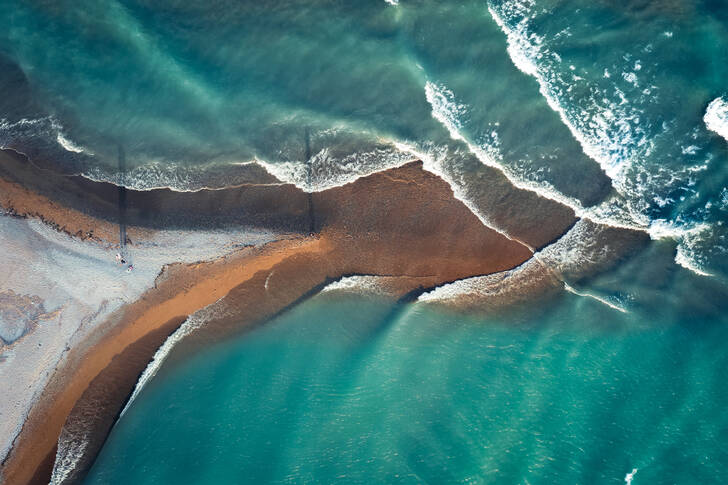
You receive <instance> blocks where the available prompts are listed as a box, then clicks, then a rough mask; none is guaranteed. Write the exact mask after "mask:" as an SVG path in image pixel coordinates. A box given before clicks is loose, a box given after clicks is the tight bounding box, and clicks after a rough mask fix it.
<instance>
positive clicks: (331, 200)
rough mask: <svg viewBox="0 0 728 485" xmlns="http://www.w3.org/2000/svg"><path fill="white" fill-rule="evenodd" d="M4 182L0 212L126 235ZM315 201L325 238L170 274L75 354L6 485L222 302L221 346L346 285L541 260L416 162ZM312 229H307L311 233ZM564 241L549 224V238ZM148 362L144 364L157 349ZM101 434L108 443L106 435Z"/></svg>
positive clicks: (289, 200)
mask: <svg viewBox="0 0 728 485" xmlns="http://www.w3.org/2000/svg"><path fill="white" fill-rule="evenodd" d="M0 184H2V185H0V189H2V194H3V196H2V198H0V204H2V205H3V206H4V207H5V208H7V209H11V210H13V211H15V212H16V213H19V214H23V215H27V216H34V217H41V218H42V219H43V220H45V221H47V222H48V223H50V224H52V225H54V226H55V227H58V228H61V229H63V230H64V231H66V232H68V233H70V234H78V235H80V236H83V235H84V234H88V233H93V235H94V237H96V238H100V239H106V240H108V241H113V240H114V236H115V234H118V230H117V228H116V226H115V224H113V223H111V222H107V221H106V220H104V219H99V218H96V217H92V216H90V215H88V214H86V213H84V212H83V211H82V210H78V209H69V208H66V207H62V206H60V205H58V204H56V203H54V202H52V201H51V200H50V199H49V198H47V197H44V196H42V195H39V194H37V193H34V192H33V191H31V190H28V189H26V188H24V187H23V186H22V185H20V184H17V183H16V184H13V183H10V182H8V181H2V182H0ZM236 190H238V195H236V196H235V197H233V198H232V199H230V200H227V202H226V203H227V204H234V203H236V202H238V203H240V204H241V205H243V206H245V210H249V209H250V207H252V206H256V207H259V209H260V211H263V212H265V213H266V214H268V215H267V216H266V217H268V218H269V220H275V214H274V212H275V203H276V200H279V201H280V204H281V207H282V209H281V211H282V212H283V213H284V214H283V215H282V216H281V220H282V221H284V225H285V224H288V223H291V222H290V221H293V220H294V219H295V220H296V221H297V222H296V224H298V223H299V222H301V221H299V220H298V219H305V218H306V216H307V214H308V213H309V212H308V207H306V206H305V205H304V204H307V203H308V198H307V197H305V194H303V193H301V192H300V191H299V190H298V189H295V188H293V187H291V186H285V185H283V186H279V187H266V188H261V187H250V188H248V189H245V188H239V189H236ZM276 194H277V195H276ZM139 197H152V196H151V195H144V194H141V195H139ZM174 197H180V196H179V195H178V194H176V195H174ZM198 197H202V196H201V195H200V196H198ZM205 197H208V195H205ZM221 197H225V196H224V195H221ZM230 197H232V196H228V198H230ZM311 202H312V203H313V214H314V216H315V221H314V227H315V228H316V234H312V235H305V234H302V235H300V236H298V237H292V238H288V239H282V240H279V241H276V242H273V243H270V244H267V245H265V246H262V247H259V248H252V249H251V248H247V249H244V250H241V251H238V252H237V253H234V254H233V255H231V256H228V257H225V258H221V259H219V260H216V261H214V262H210V263H200V264H193V265H174V266H171V267H168V268H167V269H166V270H165V271H164V272H163V274H162V275H161V276H160V277H159V278H158V281H157V284H156V286H155V288H152V289H150V290H149V291H147V292H146V293H145V294H144V295H143V297H142V298H141V299H140V300H138V301H136V302H135V303H133V304H130V305H127V306H126V307H123V308H122V309H121V310H119V311H117V312H116V313H115V314H114V315H113V316H112V317H111V318H109V319H108V320H107V321H106V322H105V323H104V324H102V325H101V326H99V327H98V328H97V329H96V331H95V332H94V333H92V334H91V336H90V337H89V338H88V339H87V340H86V341H85V342H84V344H83V345H81V346H78V347H77V348H75V349H71V351H70V352H69V354H68V357H67V359H66V360H65V361H64V362H63V363H62V365H61V366H60V367H59V368H58V370H57V371H56V373H55V375H54V377H53V378H52V379H51V381H50V384H49V385H48V386H47V388H46V389H45V391H44V394H43V396H42V398H41V399H40V400H39V401H38V402H37V403H36V405H35V406H34V408H33V409H32V410H31V412H30V414H29V416H28V418H27V420H26V423H25V425H24V427H23V429H22V431H21V433H20V434H19V436H18V438H17V440H16V442H15V444H14V447H13V449H12V451H11V453H10V455H9V456H8V459H7V460H6V462H5V463H4V464H3V465H2V474H3V476H4V479H5V481H6V482H7V483H13V484H15V483H18V484H22V483H28V482H29V481H31V480H32V479H33V477H34V476H35V477H36V478H38V477H42V478H43V479H45V480H47V479H48V476H47V473H48V460H47V457H48V456H49V454H52V453H53V452H54V449H55V447H56V444H57V441H58V437H59V434H60V433H61V430H62V428H63V426H64V423H65V422H66V419H67V417H68V416H69V414H70V413H71V411H72V410H73V408H74V406H76V405H77V404H78V403H79V400H80V399H81V398H82V396H84V395H86V396H91V395H93V394H94V392H96V391H95V390H94V385H108V379H107V380H105V379H104V378H103V373H104V371H105V370H106V372H111V371H112V370H113V373H114V375H119V373H120V372H121V373H123V366H121V368H122V370H120V366H119V362H120V360H123V359H121V358H120V357H119V356H122V355H124V352H125V351H127V350H129V349H131V348H132V346H133V345H134V344H135V343H139V342H143V341H144V339H145V338H147V337H148V336H149V335H151V334H152V333H154V332H157V335H167V334H168V333H169V332H171V331H173V330H174V327H175V326H176V325H177V324H179V322H181V321H182V320H184V318H186V317H187V316H188V315H190V314H192V313H194V312H195V311H197V310H199V309H201V308H203V307H205V306H207V305H210V304H212V303H214V302H216V301H218V300H219V299H221V298H225V301H227V302H229V303H230V306H231V307H234V308H237V309H238V310H239V312H238V314H237V315H235V317H234V318H227V319H221V320H219V321H217V322H215V324H216V328H215V332H216V335H217V336H218V338H219V336H220V335H223V334H225V333H226V332H235V331H239V330H240V328H241V327H242V326H245V325H251V324H256V323H260V322H262V321H264V320H265V319H267V318H269V317H270V316H271V315H274V314H276V313H277V312H279V311H281V310H282V309H285V308H287V307H288V306H290V305H292V304H295V303H296V302H297V301H300V300H301V299H302V298H305V297H306V296H307V295H309V294H311V292H313V291H316V290H318V289H320V288H322V287H323V286H325V285H326V284H327V283H329V282H331V281H334V280H336V279H338V278H341V277H342V276H345V275H353V274H362V275H381V276H388V277H393V278H394V280H395V281H396V285H395V286H396V292H397V293H398V294H400V295H401V294H405V293H408V292H410V291H412V290H415V289H418V288H419V289H421V290H424V289H427V288H432V287H434V286H437V285H441V284H443V283H446V282H451V281H455V280H457V279H461V278H465V277H469V276H475V275H483V274H489V273H494V272H498V271H503V270H506V269H509V268H513V267H515V266H517V265H519V264H521V263H523V262H524V261H525V260H527V259H529V258H530V257H531V255H532V253H531V251H530V250H529V249H528V248H527V247H526V246H525V245H524V244H522V243H521V242H518V241H516V240H511V239H508V238H506V237H504V236H503V235H501V234H499V233H498V232H496V231H494V230H492V229H489V228H487V227H485V226H484V225H483V224H482V223H481V222H480V221H479V220H478V218H477V217H475V216H474V215H473V214H472V212H470V210H468V209H467V207H465V205H464V204H463V203H462V202H460V201H458V200H457V199H455V198H454V197H453V194H452V191H451V189H450V187H449V186H448V185H447V184H446V183H445V182H443V181H442V180H441V179H439V178H438V177H436V176H434V175H432V174H430V173H428V172H425V171H423V170H422V166H421V164H420V163H418V162H415V163H411V164H408V165H405V166H403V167H400V168H396V169H392V170H389V171H386V172H382V173H378V174H374V175H371V176H369V177H365V178H362V179H359V180H357V181H356V182H353V183H351V184H348V185H346V186H343V187H337V188H334V189H330V190H327V191H324V192H320V193H316V194H314V195H313V197H311ZM256 204H257V205H256ZM110 210H111V209H110ZM140 217H141V216H140ZM297 218H298V219H297ZM286 221H287V222H286ZM305 222H307V221H305V220H303V221H302V222H301V225H307V224H303V223H305ZM571 223H572V219H571V218H570V217H569V216H568V215H567V216H564V217H562V220H561V223H560V224H561V229H558V230H560V231H561V232H563V231H564V230H566V228H568V226H569V225H570V224H571ZM133 230H134V228H133V227H132V228H130V231H133ZM555 231H557V229H554V227H553V226H550V227H549V228H548V232H549V236H548V237H552V234H553V233H554V232H555ZM537 233H538V231H537V230H536V229H534V228H529V233H528V234H526V233H524V234H523V235H522V237H520V238H519V239H524V240H529V238H530V239H531V240H533V241H534V242H535V241H536V240H539V239H544V238H545V236H543V235H540V236H539V235H535V234H537ZM139 234H143V231H140V232H139ZM516 236H519V235H516ZM534 245H536V244H534ZM170 322H175V323H174V324H172V323H170ZM162 340H163V339H162ZM157 341H158V340H157ZM152 348H154V346H152ZM147 354H148V355H146V357H145V358H146V361H148V360H150V359H151V356H152V354H153V351H151V352H149V351H147ZM115 357H117V359H116V362H115V363H114V364H113V366H112V363H113V362H114V359H115ZM142 360H143V359H142ZM110 366H111V367H110ZM128 372H129V373H130V375H131V376H133V377H134V379H127V380H126V381H125V384H124V385H125V386H126V389H122V391H121V392H118V395H119V396H123V398H122V397H119V399H120V400H121V402H117V403H116V404H115V407H114V406H112V407H111V408H109V409H112V408H113V409H116V410H115V411H111V412H113V413H116V412H118V409H119V408H120V406H121V405H123V400H125V399H126V396H128V395H129V393H130V392H131V390H132V388H133V382H135V376H137V375H138V373H139V370H138V366H130V367H129V369H128ZM100 376H101V377H100ZM104 382H106V384H104ZM129 382H131V383H132V384H131V385H130V384H129ZM94 383H96V384H94ZM124 391H125V392H124ZM97 431H98V433H101V434H103V436H105V433H107V432H108V426H106V427H104V426H100V427H99V428H98V429H97ZM102 441H103V440H101V441H100V442H99V446H100V443H101V442H102ZM94 453H95V451H94Z"/></svg>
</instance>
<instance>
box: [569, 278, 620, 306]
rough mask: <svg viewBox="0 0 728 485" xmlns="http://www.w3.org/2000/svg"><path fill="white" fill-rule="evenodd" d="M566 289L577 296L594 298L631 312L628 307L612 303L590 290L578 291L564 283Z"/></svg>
mask: <svg viewBox="0 0 728 485" xmlns="http://www.w3.org/2000/svg"><path fill="white" fill-rule="evenodd" d="M564 289H565V290H566V291H568V292H569V293H573V294H575V295H577V296H583V297H586V298H592V299H594V300H596V301H598V302H599V303H603V304H604V305H606V306H608V307H609V308H612V309H614V310H617V311H620V312H622V313H629V312H628V311H627V309H626V308H623V307H621V306H619V305H617V304H616V303H612V302H611V301H609V300H607V299H606V298H603V297H601V296H598V295H595V294H593V293H589V292H588V291H578V290H576V289H575V288H574V287H572V286H569V284H568V283H564Z"/></svg>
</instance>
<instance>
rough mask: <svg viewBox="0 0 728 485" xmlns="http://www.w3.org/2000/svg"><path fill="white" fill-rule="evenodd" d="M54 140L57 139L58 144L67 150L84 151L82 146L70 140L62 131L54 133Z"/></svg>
mask: <svg viewBox="0 0 728 485" xmlns="http://www.w3.org/2000/svg"><path fill="white" fill-rule="evenodd" d="M56 141H58V144H59V145H61V146H62V147H63V149H64V150H66V151H67V152H73V153H83V152H85V151H86V150H84V148H83V147H82V146H80V145H76V144H75V143H73V142H72V141H71V140H69V139H68V138H66V137H65V136H63V133H61V132H58V135H56Z"/></svg>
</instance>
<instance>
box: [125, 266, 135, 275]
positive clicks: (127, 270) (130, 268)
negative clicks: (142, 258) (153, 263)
mask: <svg viewBox="0 0 728 485" xmlns="http://www.w3.org/2000/svg"><path fill="white" fill-rule="evenodd" d="M133 269H134V265H131V264H130V265H129V267H128V268H126V272H127V273H131V271H132V270H133Z"/></svg>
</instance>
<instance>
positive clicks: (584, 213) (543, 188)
mask: <svg viewBox="0 0 728 485" xmlns="http://www.w3.org/2000/svg"><path fill="white" fill-rule="evenodd" d="M425 97H426V99H427V101H428V102H429V103H430V105H431V106H432V116H433V118H435V119H436V120H438V121H439V122H440V123H442V124H443V126H444V127H445V128H446V129H447V130H448V132H449V133H450V137H451V138H452V139H453V140H456V141H460V142H463V143H464V144H465V146H466V147H467V148H468V150H469V151H470V152H471V153H472V154H473V155H475V157H476V158H477V159H478V160H480V161H481V163H483V164H484V165H486V166H488V167H491V168H495V169H497V170H498V171H500V172H501V173H502V174H503V175H504V176H505V177H506V179H508V181H509V182H510V183H511V184H512V185H513V186H514V187H516V188H518V189H522V190H527V191H529V192H533V193H536V194H537V195H539V196H541V197H543V198H545V199H549V200H552V201H554V202H557V203H559V204H562V205H564V206H567V207H569V208H571V209H572V210H573V211H574V213H575V215H576V216H577V217H579V218H581V219H587V220H590V221H593V222H596V223H598V224H602V225H606V226H610V227H614V228H619V229H628V230H636V231H642V232H646V233H648V234H649V235H650V238H652V239H662V238H670V239H673V240H675V241H676V242H678V253H677V256H678V257H680V259H679V260H678V259H677V258H676V263H678V264H680V265H681V266H683V267H685V268H687V269H690V270H691V271H695V272H696V273H697V274H700V275H707V273H705V272H704V271H702V270H701V269H700V265H699V264H698V263H697V262H696V261H694V258H690V257H689V256H688V252H687V251H686V250H685V249H684V245H685V241H684V238H685V237H687V236H691V235H694V234H695V233H696V232H700V231H702V230H704V229H705V228H707V226H706V225H697V226H685V227H680V226H677V225H675V224H674V223H668V222H667V221H663V220H660V221H650V220H649V219H648V218H647V217H646V216H644V215H642V214H639V213H636V212H635V211H634V210H631V209H630V208H629V207H628V206H627V204H626V202H625V199H623V198H621V197H620V198H614V197H610V198H608V199H606V200H604V201H602V202H601V203H600V204H599V205H596V206H593V207H584V206H583V205H582V204H581V202H580V201H579V200H577V199H575V198H573V197H569V196H567V195H565V194H563V193H561V192H559V191H558V190H556V189H555V188H554V187H553V186H551V185H550V184H548V183H546V182H535V181H532V180H527V179H524V178H523V177H522V176H520V175H519V174H517V173H516V172H515V171H514V170H512V169H511V168H510V167H508V166H507V165H506V164H505V163H503V162H502V160H501V155H500V153H499V152H498V150H497V148H496V147H494V146H479V145H477V144H475V143H473V142H472V141H470V140H469V139H468V137H467V136H466V135H465V134H464V133H463V132H462V122H461V121H460V116H462V115H464V114H466V113H467V106H465V105H463V104H459V103H457V101H456V100H455V95H454V93H453V92H452V91H451V90H449V89H448V88H447V87H445V86H438V85H436V84H435V83H433V82H430V81H427V83H426V84H425ZM395 146H397V147H398V148H399V149H401V150H406V151H409V152H410V153H412V154H413V155H415V156H418V157H419V158H420V159H422V160H423V161H425V160H429V163H425V168H426V169H427V170H429V171H431V172H433V173H435V174H436V175H438V176H440V177H441V178H443V179H444V180H446V181H447V182H448V183H449V184H450V186H451V187H452V188H453V191H454V192H455V195H456V197H457V198H458V199H459V200H461V201H463V202H464V203H465V204H466V206H467V207H468V208H469V209H470V210H471V211H472V212H473V213H474V214H476V215H477V216H478V217H479V218H480V220H481V221H482V222H483V223H484V224H485V225H486V226H488V227H490V228H492V229H495V230H497V231H498V232H500V233H501V234H503V235H505V236H506V237H508V238H509V239H514V238H513V237H511V236H510V235H508V234H507V233H506V232H505V231H503V230H499V229H498V228H497V227H496V226H495V225H494V224H493V223H492V222H490V221H488V220H487V219H486V218H485V217H484V216H483V215H482V214H480V213H479V211H478V209H477V207H475V206H474V205H473V204H472V203H469V202H468V201H467V200H466V199H465V198H464V197H463V196H462V190H459V189H458V187H457V185H456V184H455V183H454V181H453V180H452V179H451V178H450V177H448V176H447V175H446V173H445V172H444V171H443V170H442V169H440V168H439V165H440V164H439V163H437V162H436V161H435V160H433V157H431V156H429V154H426V153H423V152H421V151H418V150H417V149H415V148H414V147H412V146H411V145H409V144H406V143H395ZM519 242H520V241H519ZM680 248H683V249H682V250H681V249H680ZM531 249H532V248H531Z"/></svg>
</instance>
